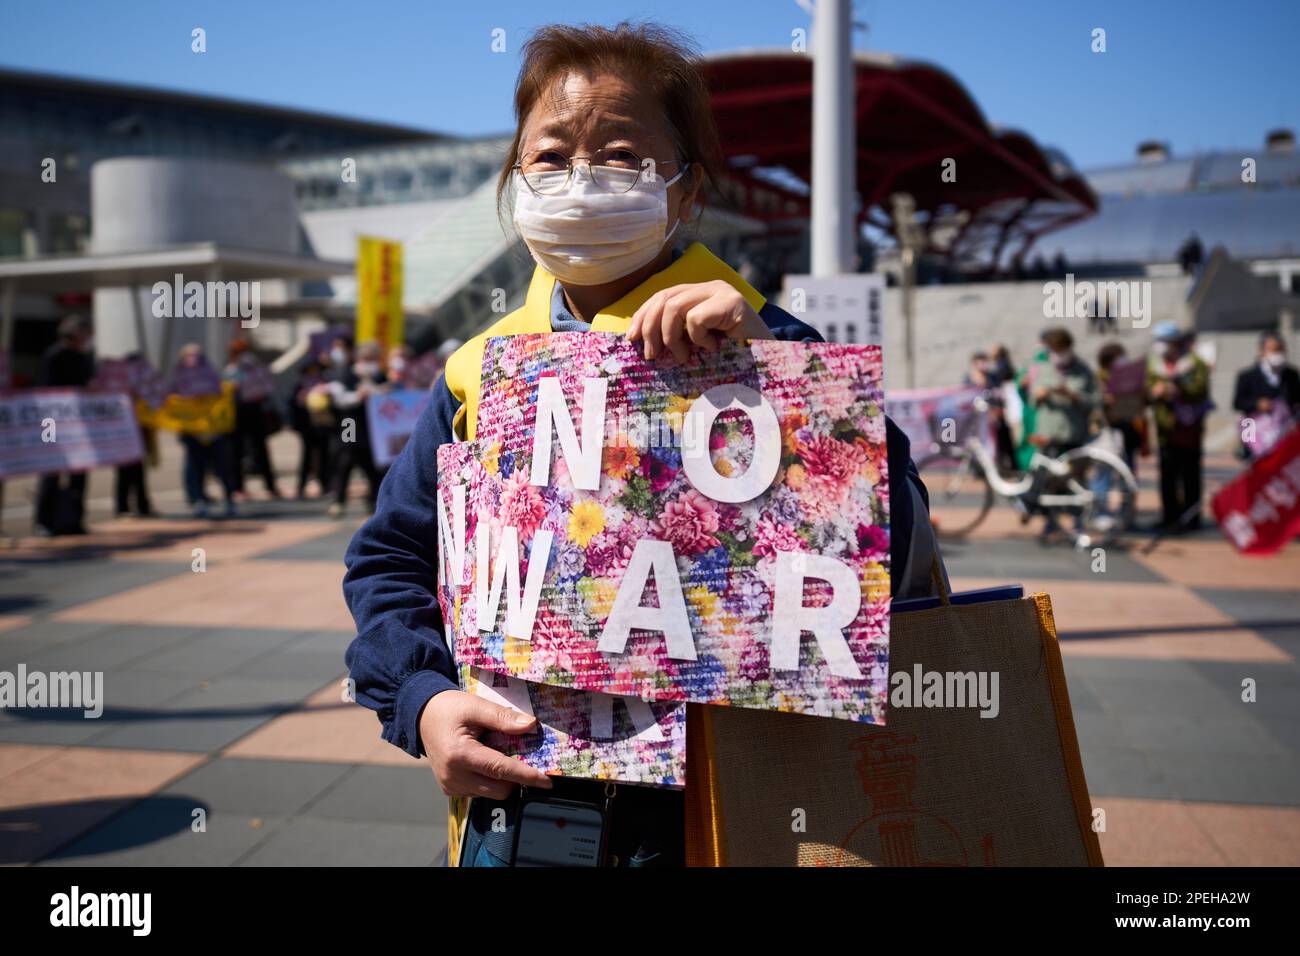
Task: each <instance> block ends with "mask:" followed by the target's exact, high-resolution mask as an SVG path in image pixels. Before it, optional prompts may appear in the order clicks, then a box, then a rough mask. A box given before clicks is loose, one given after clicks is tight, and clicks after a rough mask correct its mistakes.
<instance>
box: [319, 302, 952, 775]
mask: <svg viewBox="0 0 1300 956" xmlns="http://www.w3.org/2000/svg"><path fill="white" fill-rule="evenodd" d="M759 315H760V317H761V318H762V319H763V321H764V322H765V323H767V327H768V328H769V329H771V331H772V334H773V336H775V337H776V338H778V339H784V340H787V341H794V342H820V341H822V339H821V336H820V335H818V334H817V331H816V330H815V329H813V328H812V327H811V326H809V325H806V324H804V323H803V322H800V321H799V320H798V319H796V318H795V317H794V316H792V315H790V313H788V312H786V311H784V310H783V309H781V308H779V307H778V306H776V305H774V304H773V303H771V302H768V303H767V304H766V305H765V306H764V307H763V309H762V311H761V312H760V313H759ZM557 318H558V316H557V315H556V314H555V310H554V309H553V315H552V324H553V325H554V324H556V320H557ZM459 408H460V402H459V401H458V400H457V399H456V398H455V397H454V396H453V395H452V393H451V390H450V389H449V388H448V387H447V383H446V381H445V379H442V378H440V379H438V381H437V382H436V383H435V384H434V386H433V394H432V397H431V399H430V401H429V404H428V406H426V408H425V410H424V412H423V414H422V415H421V416H420V419H419V421H418V422H417V423H416V426H415V432H414V434H412V436H411V438H410V440H409V441H408V442H407V443H406V447H405V448H403V449H402V452H401V454H400V455H398V457H397V460H396V461H394V462H393V465H392V467H391V468H389V470H388V474H387V475H385V476H384V480H383V484H382V485H381V486H380V489H379V502H378V505H377V507H376V509H375V513H374V515H373V516H372V517H371V518H370V520H369V521H367V522H366V523H365V524H364V525H362V526H361V528H360V529H359V530H358V531H357V533H356V536H355V537H353V539H352V543H351V545H350V546H349V547H348V553H347V558H346V563H347V574H346V576H345V577H344V579H343V594H344V597H345V598H346V599H347V603H348V608H349V609H350V610H351V611H352V617H353V620H354V621H355V622H356V626H357V636H356V639H355V640H353V642H352V644H351V645H350V646H349V647H348V651H347V658H346V659H347V665H348V670H349V672H350V674H351V676H352V679H353V681H354V682H355V684H356V699H357V702H358V703H360V704H363V705H364V706H366V707H369V708H370V709H371V710H374V711H376V712H378V714H379V720H380V723H381V724H382V725H383V738H384V739H385V740H387V741H388V742H389V743H392V744H394V745H396V746H398V747H401V748H402V749H403V750H405V751H406V752H407V753H409V754H410V755H411V756H413V757H419V756H422V755H423V753H424V750H423V748H422V747H421V745H420V730H419V727H420V712H421V711H422V710H423V709H424V705H425V704H426V703H428V701H429V700H430V698H432V697H433V696H434V695H435V694H438V693H441V692H442V691H444V690H450V689H455V688H457V687H458V684H457V680H456V671H455V668H454V666H453V664H452V652H451V649H450V648H449V647H448V646H447V641H446V639H445V637H444V632H443V625H442V615H441V612H440V611H439V608H438V600H437V597H436V594H437V577H438V563H437V562H438V527H437V525H438V521H437V509H436V502H437V479H438V448H439V447H440V446H441V445H442V444H444V443H445V442H451V441H455V440H456V437H455V433H454V431H453V429H452V421H453V420H454V418H455V415H456V412H457V410H458V409H459ZM886 433H887V436H888V437H887V441H888V457H889V502H890V524H891V526H892V527H893V528H894V529H896V530H895V533H893V534H891V535H890V554H889V557H890V578H891V584H892V586H893V588H894V590H895V591H897V589H898V581H899V575H900V574H901V573H902V569H903V568H904V567H905V565H906V562H907V549H908V540H909V535H908V534H906V533H902V530H903V529H910V528H911V526H912V522H913V520H914V515H913V513H912V512H913V508H912V496H911V494H910V493H909V489H908V487H907V482H909V481H913V482H915V483H916V486H917V487H918V490H920V492H921V495H922V498H923V500H927V502H928V499H926V498H925V489H924V486H923V485H921V480H920V478H919V477H918V476H917V473H916V467H915V466H914V465H913V464H912V462H911V459H910V451H909V447H908V440H907V436H906V435H904V434H903V433H902V431H900V430H899V429H898V428H897V427H896V426H895V425H894V423H893V422H892V421H886ZM920 520H923V521H924V520H928V517H927V516H925V515H922V516H920Z"/></svg>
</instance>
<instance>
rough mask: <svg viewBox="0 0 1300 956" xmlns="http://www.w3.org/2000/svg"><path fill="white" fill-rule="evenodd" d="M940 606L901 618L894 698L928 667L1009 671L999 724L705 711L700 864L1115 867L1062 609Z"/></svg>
mask: <svg viewBox="0 0 1300 956" xmlns="http://www.w3.org/2000/svg"><path fill="white" fill-rule="evenodd" d="M940 587H941V589H942V582H940ZM941 602H942V603H941V605H940V606H939V607H936V608H933V609H931V610H925V611H914V612H909V613H905V614H897V615H895V616H894V617H893V619H892V623H891V628H892V631H891V639H890V675H891V682H890V687H891V698H892V696H893V689H894V687H895V684H894V680H893V679H892V678H893V677H894V676H895V675H896V674H897V673H898V672H899V671H903V672H906V673H908V674H909V675H913V676H914V675H915V673H916V670H915V668H916V665H920V666H921V668H922V672H923V673H925V672H932V671H937V672H942V673H944V674H948V673H952V674H967V673H970V672H975V673H976V674H978V673H979V672H985V673H986V674H993V673H996V674H997V675H998V694H997V705H998V708H997V716H996V717H989V718H984V717H981V716H980V712H981V711H980V708H979V707H978V706H965V707H958V706H933V707H925V706H906V707H896V706H894V704H893V703H892V699H891V705H890V707H889V711H888V715H887V723H886V725H885V726H873V725H864V724H855V723H852V722H850V721H842V720H830V719H825V718H818V717H808V716H803V715H797V714H782V713H774V712H769V711H759V710H746V709H742V708H739V707H707V706H692V707H691V708H690V711H689V716H688V718H687V760H688V770H687V780H688V784H687V857H688V860H689V862H690V863H691V864H692V865H696V866H727V865H731V866H1085V865H1091V866H1100V865H1101V864H1102V860H1101V848H1100V846H1099V845H1098V841H1097V834H1096V833H1095V832H1094V830H1093V828H1092V813H1091V804H1090V802H1089V798H1088V787H1087V783H1086V782H1085V780H1084V776H1083V764H1082V761H1081V760H1080V757H1079V746H1078V741H1077V739H1076V737H1075V731H1074V720H1073V717H1072V715H1071V712H1070V698H1069V693H1068V691H1067V689H1066V683H1065V672H1064V669H1063V667H1062V664H1061V652H1060V648H1059V646H1058V644H1057V638H1056V625H1055V622H1054V621H1053V620H1052V605H1051V600H1050V599H1049V598H1048V596H1047V595H1046V594H1036V595H1033V596H1032V597H1026V598H1019V599H1015V600H1000V601H993V602H989V603H983V604H966V605H955V604H950V603H949V600H948V594H947V593H946V591H943V593H942V594H941ZM967 686H969V684H968V685H967ZM986 686H991V685H987V684H986ZM918 693H919V692H918ZM953 699H955V697H951V696H950V697H949V698H948V702H949V703H951V701H952V700H953ZM990 712H991V709H990Z"/></svg>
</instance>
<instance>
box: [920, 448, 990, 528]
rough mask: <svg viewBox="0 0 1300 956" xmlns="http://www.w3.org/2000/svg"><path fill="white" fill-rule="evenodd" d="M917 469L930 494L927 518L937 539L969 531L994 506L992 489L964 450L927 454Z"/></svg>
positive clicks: (971, 457) (973, 457)
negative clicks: (928, 516) (928, 517)
mask: <svg viewBox="0 0 1300 956" xmlns="http://www.w3.org/2000/svg"><path fill="white" fill-rule="evenodd" d="M916 470H917V471H919V472H920V473H921V480H922V481H923V482H925V487H926V490H927V491H928V492H929V493H930V519H931V522H932V523H933V525H934V531H935V534H937V535H938V536H939V537H940V538H960V537H963V536H965V535H968V534H970V533H971V532H972V531H974V530H975V528H977V527H978V526H979V524H980V522H981V521H983V520H984V518H985V517H986V516H987V515H988V513H989V509H991V508H992V507H993V489H992V488H991V487H989V483H988V481H986V480H985V478H984V473H983V472H981V471H980V468H979V465H978V464H977V463H976V461H975V456H973V455H972V454H971V453H970V452H968V451H966V450H964V449H963V450H960V451H955V452H943V451H940V452H935V453H934V454H932V455H928V456H926V457H925V458H922V459H921V461H920V462H919V463H918V464H917V466H916Z"/></svg>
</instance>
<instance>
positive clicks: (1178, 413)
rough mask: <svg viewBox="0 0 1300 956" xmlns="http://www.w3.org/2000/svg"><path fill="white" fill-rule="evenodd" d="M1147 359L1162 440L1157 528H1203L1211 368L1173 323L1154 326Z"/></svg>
mask: <svg viewBox="0 0 1300 956" xmlns="http://www.w3.org/2000/svg"><path fill="white" fill-rule="evenodd" d="M1154 337H1155V342H1154V344H1153V345H1152V349H1151V357H1150V358H1149V359H1148V360H1147V399H1148V401H1149V402H1150V403H1151V406H1152V410H1153V412H1154V414H1155V421H1156V439H1157V441H1158V442H1159V444H1160V503H1161V519H1160V523H1159V524H1158V525H1156V526H1155V528H1154V530H1156V531H1160V532H1167V531H1175V530H1179V529H1182V528H1189V529H1191V530H1196V529H1198V528H1200V527H1201V512H1200V506H1201V455H1202V446H1203V444H1204V442H1205V416H1206V413H1207V412H1208V411H1209V408H1210V402H1209V397H1210V371H1209V368H1208V367H1207V366H1206V364H1205V362H1204V361H1202V360H1201V357H1200V356H1199V355H1197V354H1196V353H1195V352H1193V351H1191V350H1189V349H1188V347H1187V338H1186V336H1184V335H1183V333H1182V332H1180V331H1179V329H1178V326H1177V325H1175V324H1174V323H1173V322H1161V323H1160V324H1159V325H1157V326H1156V329H1155V333H1154Z"/></svg>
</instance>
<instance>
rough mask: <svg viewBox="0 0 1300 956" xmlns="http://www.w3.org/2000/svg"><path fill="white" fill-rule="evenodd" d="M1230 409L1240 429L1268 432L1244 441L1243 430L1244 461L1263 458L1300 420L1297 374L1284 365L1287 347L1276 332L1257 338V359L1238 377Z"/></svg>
mask: <svg viewBox="0 0 1300 956" xmlns="http://www.w3.org/2000/svg"><path fill="white" fill-rule="evenodd" d="M1232 407H1233V408H1235V409H1236V410H1237V411H1238V412H1240V413H1241V417H1242V421H1243V425H1244V423H1245V422H1246V421H1251V422H1253V423H1254V424H1255V429H1254V431H1255V433H1256V434H1257V435H1258V434H1259V432H1260V431H1261V430H1262V429H1261V427H1260V426H1261V425H1262V424H1264V425H1265V428H1267V430H1268V435H1259V440H1256V441H1247V439H1246V437H1245V436H1246V435H1247V431H1246V429H1245V428H1244V427H1243V429H1242V435H1243V439H1242V451H1243V457H1247V458H1249V457H1255V456H1259V455H1262V454H1265V453H1266V452H1267V451H1268V450H1269V448H1271V447H1272V445H1273V443H1274V442H1275V441H1276V439H1277V437H1278V435H1279V434H1280V433H1281V431H1282V430H1283V429H1285V428H1287V427H1288V426H1289V425H1290V424H1291V423H1292V422H1294V421H1295V420H1296V419H1297V418H1300V373H1298V372H1297V371H1296V367H1295V366H1294V365H1290V364H1288V363H1287V360H1286V344H1285V343H1284V342H1283V341H1282V336H1280V335H1278V334H1277V333H1276V332H1265V333H1264V334H1262V335H1261V336H1260V337H1259V358H1258V359H1257V360H1256V362H1255V364H1254V365H1251V366H1250V367H1248V368H1245V369H1242V371H1241V372H1240V373H1239V374H1238V375H1237V386H1236V388H1235V389H1234V390H1233V398H1232ZM1265 423H1266V424H1265Z"/></svg>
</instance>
